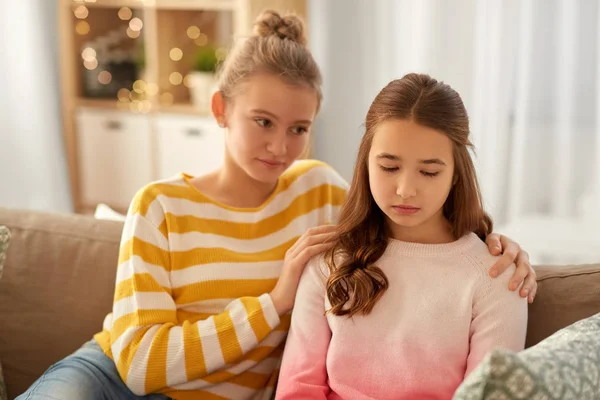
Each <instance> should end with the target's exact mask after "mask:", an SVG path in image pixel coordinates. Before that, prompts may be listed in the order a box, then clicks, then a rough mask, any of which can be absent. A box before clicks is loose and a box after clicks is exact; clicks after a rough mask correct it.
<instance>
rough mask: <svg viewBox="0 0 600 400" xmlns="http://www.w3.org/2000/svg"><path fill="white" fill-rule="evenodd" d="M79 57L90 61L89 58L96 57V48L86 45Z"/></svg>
mask: <svg viewBox="0 0 600 400" xmlns="http://www.w3.org/2000/svg"><path fill="white" fill-rule="evenodd" d="M81 58H83V59H84V60H85V61H91V60H93V59H95V58H96V50H94V49H93V48H91V47H86V48H85V49H83V51H82V52H81Z"/></svg>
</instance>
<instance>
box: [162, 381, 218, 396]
mask: <svg viewBox="0 0 600 400" xmlns="http://www.w3.org/2000/svg"><path fill="white" fill-rule="evenodd" d="M213 385H214V384H213V383H210V382H207V381H205V380H202V379H195V380H193V381H189V382H186V383H182V384H181V385H175V386H171V387H172V388H173V389H176V390H200V389H204V388H205V387H207V386H213ZM228 398H229V397H228Z"/></svg>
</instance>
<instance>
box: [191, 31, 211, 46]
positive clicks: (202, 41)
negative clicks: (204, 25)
mask: <svg viewBox="0 0 600 400" xmlns="http://www.w3.org/2000/svg"><path fill="white" fill-rule="evenodd" d="M194 43H196V45H198V46H200V47H202V46H206V45H207V44H208V36H206V35H205V34H204V33H201V34H200V35H198V37H197V38H196V40H194Z"/></svg>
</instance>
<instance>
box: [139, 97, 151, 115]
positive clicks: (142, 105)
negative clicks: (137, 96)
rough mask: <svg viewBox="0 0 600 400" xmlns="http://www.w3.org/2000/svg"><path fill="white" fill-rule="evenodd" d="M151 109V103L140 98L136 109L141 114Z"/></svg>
mask: <svg viewBox="0 0 600 400" xmlns="http://www.w3.org/2000/svg"><path fill="white" fill-rule="evenodd" d="M151 109H152V103H150V101H149V100H142V101H140V103H139V106H138V110H139V111H140V112H141V113H143V114H147V113H149V112H150V110H151Z"/></svg>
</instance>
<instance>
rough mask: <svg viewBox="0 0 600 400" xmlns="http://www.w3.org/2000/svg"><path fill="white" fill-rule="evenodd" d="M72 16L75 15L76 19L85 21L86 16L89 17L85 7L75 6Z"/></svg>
mask: <svg viewBox="0 0 600 400" xmlns="http://www.w3.org/2000/svg"><path fill="white" fill-rule="evenodd" d="M73 14H75V17H76V18H78V19H86V18H87V17H88V15H90V11H89V10H88V8H87V7H86V6H83V5H82V6H77V7H76V8H75V10H74V11H73Z"/></svg>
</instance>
